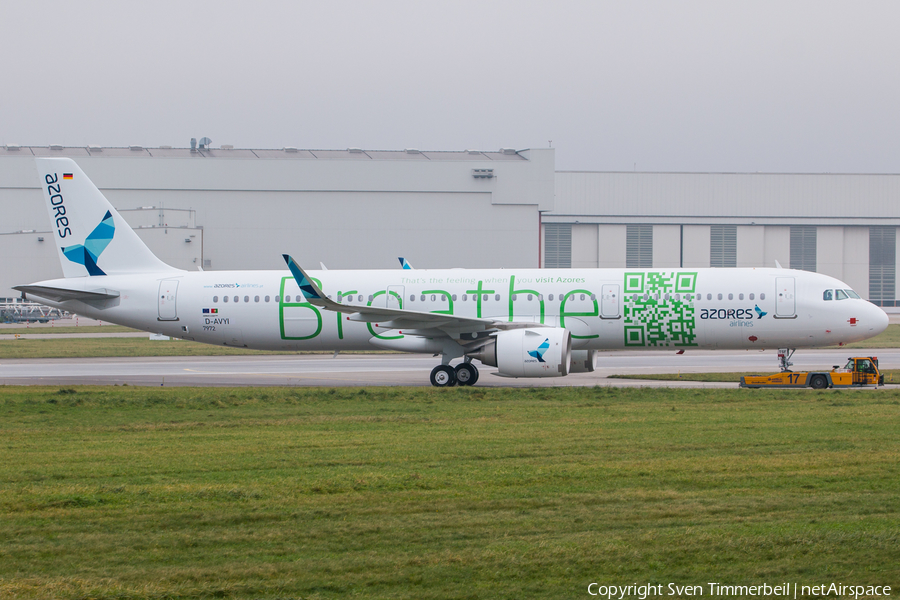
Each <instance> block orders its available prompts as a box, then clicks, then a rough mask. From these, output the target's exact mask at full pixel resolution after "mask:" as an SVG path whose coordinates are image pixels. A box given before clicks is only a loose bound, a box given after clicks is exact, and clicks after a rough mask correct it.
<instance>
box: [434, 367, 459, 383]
mask: <svg viewBox="0 0 900 600" xmlns="http://www.w3.org/2000/svg"><path fill="white" fill-rule="evenodd" d="M431 385H433V386H434V387H439V388H444V387H453V386H454V385H456V371H454V370H453V367H451V366H449V365H438V366H436V367H435V368H434V369H432V370H431Z"/></svg>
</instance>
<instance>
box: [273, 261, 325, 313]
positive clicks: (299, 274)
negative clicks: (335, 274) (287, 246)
mask: <svg viewBox="0 0 900 600" xmlns="http://www.w3.org/2000/svg"><path fill="white" fill-rule="evenodd" d="M281 256H282V257H283V258H284V262H286V263H287V266H288V269H290V270H291V275H293V276H294V280H295V281H296V282H297V286H298V287H299V288H300V292H302V293H303V297H304V298H306V299H307V300H310V301H311V300H324V299H325V294H323V293H322V290H320V289H319V286H317V285H316V284H315V282H314V281H313V280H312V279H310V278H309V276H308V275H307V274H306V273H305V272H304V271H303V269H301V268H300V265H298V264H297V261H295V260H294V259H293V258H291V257H290V255H288V254H282V255H281Z"/></svg>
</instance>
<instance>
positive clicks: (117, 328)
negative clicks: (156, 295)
mask: <svg viewBox="0 0 900 600" xmlns="http://www.w3.org/2000/svg"><path fill="white" fill-rule="evenodd" d="M138 331H139V330H138V329H132V328H131V327H123V326H121V325H83V326H80V327H76V326H74V325H63V326H59V327H47V326H46V325H44V326H41V327H34V326H32V327H25V326H24V325H23V326H19V327H3V328H0V335H15V334H17V333H19V334H26V333H27V334H28V335H41V334H46V333H135V332H138ZM148 335H149V334H148Z"/></svg>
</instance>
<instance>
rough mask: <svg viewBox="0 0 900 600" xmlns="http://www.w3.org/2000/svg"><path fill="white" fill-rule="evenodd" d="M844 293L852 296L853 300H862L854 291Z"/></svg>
mask: <svg viewBox="0 0 900 600" xmlns="http://www.w3.org/2000/svg"><path fill="white" fill-rule="evenodd" d="M844 291H845V292H847V295H848V296H850V297H851V298H856V299H857V300H859V299H860V298H859V294H857V293H856V292H854V291H853V290H844Z"/></svg>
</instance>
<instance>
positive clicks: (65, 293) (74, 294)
mask: <svg viewBox="0 0 900 600" xmlns="http://www.w3.org/2000/svg"><path fill="white" fill-rule="evenodd" d="M13 289H14V290H18V291H20V292H22V293H24V294H27V295H31V296H38V297H40V298H46V299H47V300H53V301H54V302H65V301H66V300H82V301H89V300H111V299H113V298H118V297H119V292H117V291H115V290H107V289H100V290H91V291H87V290H73V289H69V288H63V287H51V286H46V285H17V286H13Z"/></svg>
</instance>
